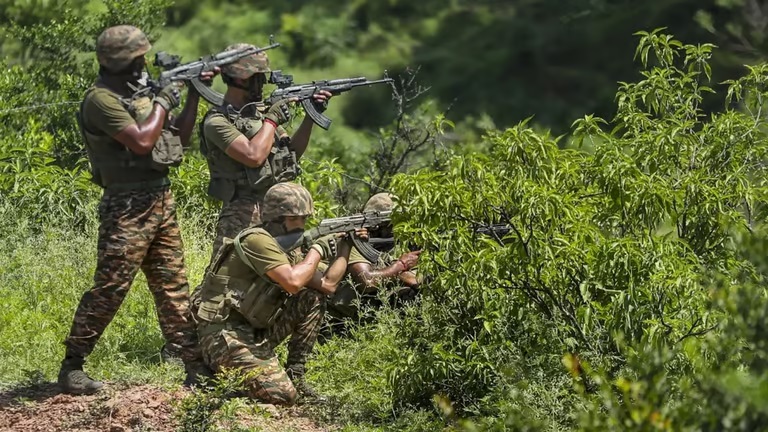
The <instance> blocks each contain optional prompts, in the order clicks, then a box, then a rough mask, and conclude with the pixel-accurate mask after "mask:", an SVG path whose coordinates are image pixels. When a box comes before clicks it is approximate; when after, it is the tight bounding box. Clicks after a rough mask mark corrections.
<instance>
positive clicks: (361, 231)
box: [355, 228, 368, 240]
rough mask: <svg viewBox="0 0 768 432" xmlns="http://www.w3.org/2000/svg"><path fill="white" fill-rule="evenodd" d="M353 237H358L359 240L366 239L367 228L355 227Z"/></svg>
mask: <svg viewBox="0 0 768 432" xmlns="http://www.w3.org/2000/svg"><path fill="white" fill-rule="evenodd" d="M355 237H357V238H359V239H360V240H368V228H357V229H355Z"/></svg>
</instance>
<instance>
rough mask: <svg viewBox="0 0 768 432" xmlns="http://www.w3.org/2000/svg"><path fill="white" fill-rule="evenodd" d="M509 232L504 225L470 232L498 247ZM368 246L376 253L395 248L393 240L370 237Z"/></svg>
mask: <svg viewBox="0 0 768 432" xmlns="http://www.w3.org/2000/svg"><path fill="white" fill-rule="evenodd" d="M510 231H512V227H511V226H509V225H506V224H492V225H483V226H478V227H476V228H474V229H473V230H472V232H474V233H477V234H482V235H484V236H488V237H492V238H493V239H494V240H496V241H498V242H499V244H500V245H503V244H504V243H503V241H502V240H503V239H504V237H505V236H506V235H507V234H509V232H510ZM368 244H370V245H371V246H372V247H373V248H374V249H375V250H376V251H379V252H386V251H390V250H392V248H394V247H395V238H394V237H371V238H369V239H368ZM408 248H409V249H410V250H415V249H417V248H418V247H417V246H415V245H409V247H408ZM366 259H367V257H366Z"/></svg>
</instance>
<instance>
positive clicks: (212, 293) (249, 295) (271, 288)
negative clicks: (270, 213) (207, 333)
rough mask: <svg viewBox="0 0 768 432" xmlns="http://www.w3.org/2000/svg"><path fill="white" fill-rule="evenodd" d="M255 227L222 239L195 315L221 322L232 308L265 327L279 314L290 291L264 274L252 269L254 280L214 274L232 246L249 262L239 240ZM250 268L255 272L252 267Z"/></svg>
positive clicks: (252, 321) (259, 326) (257, 324)
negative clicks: (222, 241)
mask: <svg viewBox="0 0 768 432" xmlns="http://www.w3.org/2000/svg"><path fill="white" fill-rule="evenodd" d="M257 229H260V228H251V229H247V230H245V231H243V232H241V233H240V234H238V236H237V237H236V238H235V239H234V240H231V239H225V241H224V245H222V247H221V249H219V251H218V252H217V254H216V257H215V259H214V265H212V266H211V270H210V271H209V272H208V274H207V275H206V278H205V282H204V285H203V288H202V289H201V290H200V294H199V298H200V306H199V308H198V309H197V317H198V318H199V319H202V320H204V321H207V322H210V323H222V322H224V321H226V320H227V319H228V318H229V317H230V315H231V312H232V311H233V310H234V311H236V312H237V313H238V314H239V315H240V316H242V317H243V318H244V319H245V320H246V321H247V322H248V323H249V324H250V325H251V326H252V327H253V328H255V329H266V328H269V327H271V326H272V325H273V324H274V323H275V321H276V320H277V319H278V318H280V316H282V314H283V311H284V309H285V303H286V302H287V300H288V298H289V297H290V294H288V293H287V292H286V291H285V290H283V289H282V288H281V287H280V286H279V285H277V284H276V283H274V282H272V281H271V280H269V279H268V278H267V277H266V276H262V275H260V274H258V273H256V275H257V276H256V277H255V278H254V279H255V280H246V279H241V278H234V277H231V276H225V275H219V274H216V272H217V271H218V269H219V267H220V265H221V263H222V262H223V261H224V259H225V258H226V257H227V256H228V255H229V254H230V253H231V252H232V250H233V249H234V250H235V253H237V255H238V257H240V259H241V260H242V261H243V262H244V263H246V264H247V265H248V266H249V267H250V266H251V264H250V261H249V260H248V258H247V257H246V256H245V254H244V252H243V249H242V245H241V244H240V242H241V238H242V237H245V236H247V235H248V234H251V233H253V232H254V231H255V230H257ZM251 268H252V267H251ZM252 269H253V268H252ZM253 270H254V272H256V270H255V269H253Z"/></svg>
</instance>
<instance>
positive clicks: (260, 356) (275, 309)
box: [197, 183, 350, 405]
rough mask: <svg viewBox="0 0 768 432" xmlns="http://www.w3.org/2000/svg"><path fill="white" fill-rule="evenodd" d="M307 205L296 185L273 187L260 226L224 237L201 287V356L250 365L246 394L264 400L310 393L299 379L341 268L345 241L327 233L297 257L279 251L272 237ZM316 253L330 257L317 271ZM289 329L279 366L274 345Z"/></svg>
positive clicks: (298, 224) (218, 364)
mask: <svg viewBox="0 0 768 432" xmlns="http://www.w3.org/2000/svg"><path fill="white" fill-rule="evenodd" d="M313 210H314V208H313V203H312V197H311V196H310V195H309V192H308V191H307V190H306V189H304V188H303V187H302V186H300V185H298V184H295V183H279V184H277V185H275V186H272V187H271V188H270V189H269V190H268V191H267V193H266V195H265V197H264V205H263V206H262V209H261V219H262V221H263V225H262V226H260V227H255V228H248V229H246V230H244V231H242V232H240V234H238V235H237V237H236V238H235V239H234V240H233V241H230V240H229V239H227V240H226V241H225V243H224V245H223V246H222V247H221V248H220V249H219V250H218V252H217V254H216V256H215V258H214V260H213V261H212V263H211V266H210V268H209V271H208V273H207V274H206V277H205V280H204V282H203V285H202V288H201V290H200V307H199V309H198V310H197V316H198V334H199V336H200V343H201V346H202V350H203V357H204V359H205V361H206V363H207V364H208V365H209V366H210V367H211V368H212V369H213V370H214V371H221V370H222V369H229V368H236V369H240V370H241V371H243V372H251V371H252V372H253V375H252V377H251V378H250V379H249V380H248V381H247V386H248V392H249V395H250V396H251V397H253V398H255V399H258V400H261V401H263V402H267V403H273V404H283V405H290V404H293V403H294V402H296V400H297V397H298V394H301V395H302V396H305V397H311V396H315V394H314V392H313V391H312V389H311V388H309V387H308V386H307V385H306V383H305V382H304V365H305V363H306V360H307V356H308V355H309V353H310V352H311V350H312V347H313V346H314V343H315V341H316V340H317V335H318V332H319V329H320V325H321V323H322V320H323V315H324V314H325V307H326V300H325V295H327V294H333V293H334V292H335V291H336V286H337V284H338V282H339V280H341V278H342V277H343V276H344V272H345V270H346V268H347V258H348V256H349V251H350V245H349V242H348V241H346V240H344V241H341V242H339V244H338V248H336V247H335V241H334V240H333V239H324V240H323V241H319V242H317V243H315V244H313V245H312V246H311V248H309V250H308V251H307V253H306V254H305V256H304V257H303V259H302V256H301V255H302V254H301V253H300V252H299V251H292V252H289V253H285V252H283V250H282V249H281V248H280V246H279V245H278V243H277V241H276V240H275V236H279V235H281V234H285V233H288V232H291V231H296V230H303V229H304V226H305V223H306V218H307V217H308V216H309V215H311V214H312V212H313ZM334 249H338V251H334ZM322 259H327V260H329V261H332V262H331V264H330V266H329V267H328V268H327V270H326V271H325V273H324V274H323V273H321V272H320V271H318V264H319V263H320V261H321V260H322ZM305 287H306V288H305ZM289 335H290V336H291V339H290V341H289V342H288V361H287V364H286V369H285V370H284V369H283V368H281V367H280V364H279V362H278V359H277V356H276V355H275V348H276V347H277V345H279V344H280V343H281V342H282V341H283V340H285V339H286V338H287V337H288V336H289ZM297 390H298V394H297Z"/></svg>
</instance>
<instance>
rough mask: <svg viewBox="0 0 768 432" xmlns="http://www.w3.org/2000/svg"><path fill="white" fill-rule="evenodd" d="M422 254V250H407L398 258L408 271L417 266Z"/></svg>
mask: <svg viewBox="0 0 768 432" xmlns="http://www.w3.org/2000/svg"><path fill="white" fill-rule="evenodd" d="M420 254H421V251H420V250H418V251H412V252H406V253H404V254H402V255H400V258H398V259H397V260H398V261H399V262H400V263H401V264H402V265H403V267H404V270H403V271H408V270H410V269H412V268H414V267H416V264H418V263H419V255H420Z"/></svg>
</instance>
